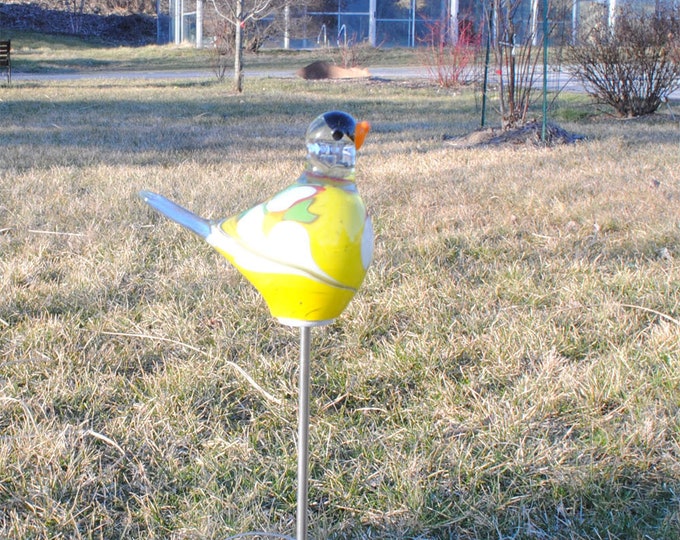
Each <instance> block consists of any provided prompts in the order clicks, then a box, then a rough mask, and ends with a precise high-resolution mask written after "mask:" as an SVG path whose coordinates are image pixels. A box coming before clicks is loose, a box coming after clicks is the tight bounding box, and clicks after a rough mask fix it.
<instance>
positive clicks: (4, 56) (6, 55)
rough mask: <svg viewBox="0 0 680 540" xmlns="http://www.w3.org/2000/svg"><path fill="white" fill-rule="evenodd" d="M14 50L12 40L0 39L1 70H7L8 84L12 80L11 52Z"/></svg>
mask: <svg viewBox="0 0 680 540" xmlns="http://www.w3.org/2000/svg"><path fill="white" fill-rule="evenodd" d="M11 50H12V47H11V42H10V41H9V40H7V41H0V70H3V69H4V70H5V71H7V84H10V83H11V82H12V59H11V58H10V52H11Z"/></svg>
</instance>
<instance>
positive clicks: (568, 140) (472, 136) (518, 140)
mask: <svg viewBox="0 0 680 540" xmlns="http://www.w3.org/2000/svg"><path fill="white" fill-rule="evenodd" d="M584 139H585V137H584V136H583V135H578V134H575V133H570V132H568V131H566V130H565V129H563V128H561V127H559V126H558V125H556V124H551V123H548V124H547V125H546V133H545V140H544V137H543V124H542V123H541V122H535V121H534V122H529V123H527V124H524V125H523V126H519V127H514V128H508V129H500V128H484V129H479V130H477V131H473V132H472V133H469V134H467V135H462V136H460V137H455V136H450V135H444V141H445V142H446V144H447V145H449V146H454V147H457V148H479V147H484V146H489V147H520V146H548V147H550V146H558V145H561V144H573V143H576V142H579V141H583V140H584Z"/></svg>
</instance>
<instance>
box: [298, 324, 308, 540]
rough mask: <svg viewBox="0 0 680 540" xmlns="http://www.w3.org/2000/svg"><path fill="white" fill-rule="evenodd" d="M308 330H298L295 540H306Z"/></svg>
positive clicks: (306, 327) (306, 328) (302, 328)
mask: <svg viewBox="0 0 680 540" xmlns="http://www.w3.org/2000/svg"><path fill="white" fill-rule="evenodd" d="M310 330H311V329H310V328H309V327H308V326H302V327H301V328H300V374H299V377H300V380H299V382H298V384H299V387H300V389H299V395H298V470H297V476H298V486H297V540H307V483H308V481H307V475H308V472H309V350H310V333H311V332H310Z"/></svg>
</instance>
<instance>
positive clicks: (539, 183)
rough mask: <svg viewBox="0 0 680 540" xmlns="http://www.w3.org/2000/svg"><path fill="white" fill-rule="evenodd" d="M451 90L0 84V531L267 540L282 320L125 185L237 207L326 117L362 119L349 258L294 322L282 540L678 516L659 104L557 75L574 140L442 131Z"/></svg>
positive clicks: (678, 179) (474, 111)
mask: <svg viewBox="0 0 680 540" xmlns="http://www.w3.org/2000/svg"><path fill="white" fill-rule="evenodd" d="M20 54H21V53H18V54H17V56H18V57H19V58H20ZM27 54H28V53H27ZM477 102H478V99H476V98H475V96H474V94H473V93H472V92H467V91H465V92H459V93H454V92H445V91H442V90H440V89H438V88H436V87H434V86H433V87H430V86H427V85H423V84H422V82H420V83H419V84H417V85H416V84H413V85H409V84H407V83H404V82H393V83H391V82H384V81H359V82H335V83H331V82H326V83H310V82H305V81H300V80H292V79H290V80H288V79H286V80H276V79H262V80H255V79H249V80H248V81H247V83H246V88H245V92H244V93H243V94H242V95H234V94H233V93H231V91H230V86H229V85H228V84H227V85H224V84H219V83H217V82H215V81H213V80H206V81H196V80H194V81H165V80H164V81H141V80H132V81H115V80H110V81H96V80H79V81H70V82H69V81H60V82H51V83H47V82H44V83H28V82H18V83H16V84H14V85H12V87H9V88H7V87H2V88H0V115H1V117H2V118H3V127H2V129H1V130H0V146H1V148H2V158H1V159H2V167H1V168H0V536H1V537H3V538H11V539H30V538H36V539H48V538H105V539H114V538H121V539H130V538H135V539H137V538H138V539H142V538H143V539H199V538H200V539H205V538H211V539H225V538H227V537H229V536H231V535H237V534H239V533H243V532H247V531H262V530H264V531H269V532H272V533H274V532H276V533H281V534H287V535H292V534H294V531H295V525H294V520H295V495H296V492H295V490H296V482H295V475H296V463H295V460H296V446H295V431H296V426H297V419H296V409H297V401H296V400H297V360H298V333H297V332H296V331H294V330H291V329H289V328H286V327H283V326H281V325H279V324H277V323H276V322H274V321H273V320H272V319H271V317H270V316H269V315H268V313H267V310H266V307H265V305H264V304H263V302H262V301H261V299H260V298H259V297H258V295H257V294H256V293H255V291H254V289H253V288H252V287H251V286H250V285H249V284H247V283H246V282H245V281H244V280H243V279H242V278H241V277H240V276H239V275H238V273H237V272H236V271H235V270H233V269H232V268H230V267H228V266H227V264H226V263H225V262H224V261H223V260H222V259H221V258H220V257H219V256H218V255H217V254H216V253H215V252H213V251H212V250H211V248H209V247H208V246H207V245H206V244H204V243H202V242H201V241H199V240H198V239H196V238H195V237H194V236H192V235H191V234H190V233H188V232H186V231H185V230H182V229H180V227H178V226H176V225H174V224H172V223H170V222H169V221H168V220H166V219H163V218H162V217H160V216H158V215H156V214H155V213H153V212H152V211H151V210H150V209H149V208H148V207H146V205H144V204H143V203H142V202H141V201H140V200H139V199H138V197H137V192H138V191H139V190H140V189H143V188H144V189H151V190H155V191H158V192H160V193H163V194H165V195H167V196H169V197H171V198H173V199H174V200H176V201H178V202H180V203H181V204H183V205H185V206H188V207H189V208H191V209H193V210H195V211H197V212H198V213H200V214H202V215H204V216H206V217H222V216H227V215H231V214H233V213H236V212H238V211H240V210H243V209H245V208H248V207H249V206H250V205H252V204H254V203H256V202H259V201H260V200H261V199H262V198H264V197H266V196H267V195H268V194H271V193H273V192H275V191H276V190H278V189H280V188H282V187H283V186H285V185H286V184H287V183H288V182H289V181H291V180H292V179H294V178H295V177H296V176H297V175H298V174H299V172H300V171H301V169H302V166H303V162H304V148H303V137H304V132H305V129H306V127H307V125H308V123H309V122H310V121H311V120H312V119H313V118H314V117H315V116H316V115H317V114H319V113H321V112H324V111H326V110H329V109H334V108H340V109H344V110H347V111H349V112H351V113H353V114H354V115H355V116H356V117H357V118H359V119H366V120H369V121H370V122H371V123H372V124H373V131H372V133H371V134H370V135H369V137H368V138H367V141H366V143H365V146H364V148H362V150H361V152H360V155H359V159H358V186H359V190H360V192H361V193H362V196H363V198H364V200H365V201H366V203H367V205H368V206H369V208H370V210H371V213H372V215H373V219H374V224H375V227H376V257H375V261H374V264H373V265H372V267H371V268H370V270H369V273H368V276H367V278H366V281H365V283H364V286H363V287H362V289H361V290H360V292H359V294H358V295H357V297H356V298H355V299H354V300H353V301H352V303H351V304H350V306H349V307H348V309H347V310H346V311H345V313H344V314H343V315H342V316H341V317H340V318H339V319H337V320H336V322H334V323H333V324H331V325H330V326H328V327H324V328H318V329H314V330H313V332H312V338H313V342H312V374H311V375H312V395H311V408H312V417H311V440H310V451H311V466H310V476H311V481H310V538H314V539H321V538H337V539H368V538H371V539H373V538H384V539H404V538H419V539H421V540H424V539H444V538H451V539H453V538H455V539H466V540H467V539H470V540H471V539H477V538H494V539H511V538H512V539H564V540H566V539H569V540H573V539H591V538H602V539H621V540H623V539H640V540H642V539H643V538H654V539H675V538H677V537H678V536H679V535H680V499H679V495H678V494H679V493H680V447H679V441H680V363H679V359H680V265H679V264H678V260H680V213H679V212H678V208H679V205H680V151H679V150H680V130H679V127H678V123H677V120H673V119H671V118H670V117H669V116H666V115H658V116H656V117H651V118H645V119H639V120H632V121H621V120H614V119H611V118H609V117H607V116H606V115H602V114H590V113H594V112H595V111H594V109H591V108H590V107H589V105H588V102H587V101H586V98H585V97H583V96H564V97H563V98H561V100H560V102H559V105H560V109H559V110H558V111H556V112H555V113H554V114H555V118H556V119H557V120H558V121H560V122H561V124H562V126H563V127H565V128H567V129H570V130H572V131H576V132H579V133H582V134H584V135H586V136H587V137H588V140H587V141H585V142H582V143H579V144H576V145H568V146H558V147H555V148H552V149H544V148H543V149H540V148H535V147H525V146H521V147H516V148H468V149H463V148H454V147H452V146H450V145H448V144H447V143H446V141H443V136H444V135H463V134H466V133H468V132H469V131H471V130H472V129H474V128H475V127H476V126H477V124H478V122H479V114H480V113H479V110H478V108H477ZM672 106H673V107H675V108H676V109H677V107H678V104H677V103H673V104H672ZM568 119H573V120H568ZM243 371H244V372H245V373H247V374H248V375H249V376H250V377H251V378H252V380H253V381H255V382H256V383H257V386H255V385H253V384H252V383H251V382H249V380H248V379H247V378H245V377H244V376H243Z"/></svg>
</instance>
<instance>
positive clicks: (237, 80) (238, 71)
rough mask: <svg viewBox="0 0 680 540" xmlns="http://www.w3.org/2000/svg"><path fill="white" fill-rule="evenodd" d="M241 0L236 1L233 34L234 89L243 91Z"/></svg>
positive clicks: (239, 91)
mask: <svg viewBox="0 0 680 540" xmlns="http://www.w3.org/2000/svg"><path fill="white" fill-rule="evenodd" d="M242 17H243V0H237V2H236V28H235V34H234V89H235V90H236V91H237V92H238V93H239V94H240V93H241V92H243V20H242Z"/></svg>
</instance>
